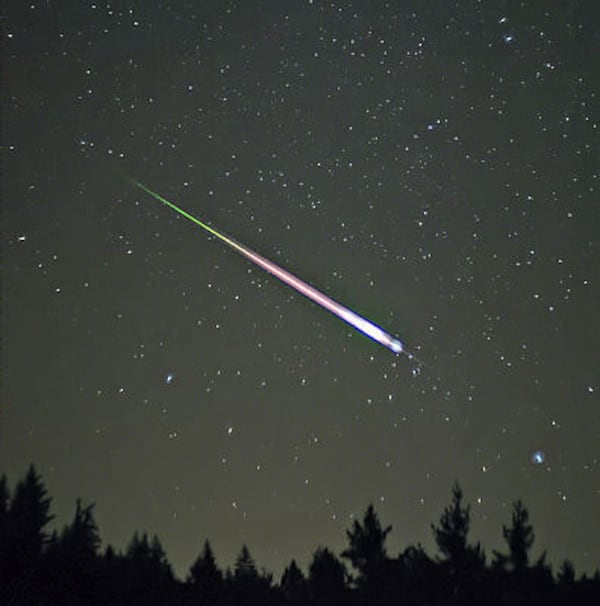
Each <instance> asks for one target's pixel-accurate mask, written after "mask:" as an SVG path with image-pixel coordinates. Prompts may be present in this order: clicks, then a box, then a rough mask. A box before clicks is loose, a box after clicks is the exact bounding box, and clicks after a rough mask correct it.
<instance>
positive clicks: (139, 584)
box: [122, 532, 174, 604]
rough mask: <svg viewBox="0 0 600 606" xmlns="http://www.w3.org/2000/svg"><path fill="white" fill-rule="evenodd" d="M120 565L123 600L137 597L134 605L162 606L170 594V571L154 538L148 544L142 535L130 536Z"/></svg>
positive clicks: (160, 546)
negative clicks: (159, 605)
mask: <svg viewBox="0 0 600 606" xmlns="http://www.w3.org/2000/svg"><path fill="white" fill-rule="evenodd" d="M124 564H125V566H124V570H125V571H127V574H126V576H125V578H123V579H122V582H123V583H124V590H125V596H132V598H131V599H133V597H134V596H137V600H136V603H140V602H141V603H144V604H162V603H164V602H165V600H166V599H167V598H168V597H169V596H170V595H171V594H172V593H173V590H174V577H173V571H172V570H171V566H170V564H169V562H168V560H167V558H166V555H165V551H164V549H163V547H162V545H161V543H160V541H159V540H158V537H157V536H156V535H154V537H153V538H152V541H149V540H148V535H147V534H146V533H144V534H143V535H142V536H141V537H140V536H139V534H138V533H137V532H136V533H134V535H133V538H132V539H131V542H130V543H129V546H128V547H127V551H126V554H125V561H124ZM132 603H134V602H132Z"/></svg>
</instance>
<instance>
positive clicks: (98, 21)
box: [0, 0, 600, 576]
mask: <svg viewBox="0 0 600 606" xmlns="http://www.w3.org/2000/svg"><path fill="white" fill-rule="evenodd" d="M2 10H3V13H2V18H1V19H0V27H1V28H2V30H3V31H2V39H3V50H2V56H3V87H2V95H3V96H2V156H3V157H2V165H3V169H2V172H3V176H2V206H3V216H2V225H3V237H2V244H3V247H2V254H3V269H2V274H3V286H2V293H3V294H2V333H3V339H2V340H3V347H2V349H3V353H2V403H1V405H2V413H1V426H0V432H1V433H0V437H1V440H0V467H1V471H2V472H3V473H7V474H8V477H9V480H10V481H11V482H12V483H13V485H14V482H15V481H16V480H17V479H20V478H21V477H23V475H24V473H25V471H26V469H27V466H28V465H29V463H30V462H33V463H34V464H35V465H36V467H37V469H38V471H39V472H40V473H41V474H42V477H43V480H44V482H45V483H46V486H47V488H48V490H49V493H50V495H51V496H52V497H53V511H54V512H55V513H56V515H57V519H56V524H57V526H58V527H61V526H62V525H63V524H65V523H67V522H68V521H69V520H70V519H71V516H72V515H73V512H74V507H75V499H76V498H78V497H81V498H82V499H83V500H84V503H87V502H95V503H96V509H95V513H96V519H97V522H98V524H99V526H100V531H101V535H102V538H103V540H104V542H105V544H106V543H110V544H112V545H113V546H115V547H116V548H117V549H121V548H123V547H124V546H125V545H126V543H127V542H128V541H129V539H130V538H131V536H132V534H133V531H134V530H136V529H138V530H141V531H147V532H149V533H157V534H158V536H159V537H160V539H161V541H162V543H163V545H164V547H165V549H166V552H167V555H168V557H169V559H170V561H171V562H172V563H173V565H174V567H175V570H176V572H177V573H178V574H179V575H180V576H185V573H186V571H187V569H188V567H189V566H190V565H191V563H192V562H193V560H194V559H195V557H196V556H197V555H198V554H199V552H200V550H201V547H202V543H203V541H204V540H205V539H209V540H210V541H211V544H212V545H213V548H214V550H215V553H216V556H217V559H218V562H219V564H220V565H221V566H222V567H225V566H228V565H231V564H232V563H233V561H234V559H235V556H236V554H237V553H238V552H239V550H240V548H241V545H242V544H243V543H246V544H248V546H249V548H250V551H251V553H252V555H253V556H254V558H255V560H256V562H257V565H258V566H264V567H265V568H266V569H267V570H270V571H272V572H275V573H276V574H279V573H280V572H281V570H282V569H283V567H284V566H285V565H286V564H287V563H289V561H290V560H291V558H292V557H294V558H297V560H298V562H299V564H300V565H301V566H302V567H303V568H306V566H307V564H308V562H309V561H310V557H311V555H312V553H313V552H314V550H315V549H316V548H317V546H319V545H326V546H329V547H331V548H332V549H334V550H335V551H337V552H338V553H339V551H340V550H341V549H343V548H344V547H345V545H346V537H345V530H346V529H347V528H349V527H350V525H351V523H352V520H353V519H354V518H355V517H362V514H363V513H364V510H365V509H366V507H367V505H368V504H369V503H370V502H373V503H374V505H375V508H376V511H377V512H378V514H379V516H380V518H381V520H382V523H385V524H392V526H393V530H392V533H391V535H390V537H389V540H388V553H390V554H391V555H396V554H397V553H398V552H399V551H400V550H402V549H404V548H405V547H407V546H408V545H410V544H414V543H416V542H421V543H422V544H423V546H424V547H425V548H426V549H427V550H428V551H429V553H430V554H432V555H433V554H434V553H435V546H434V542H433V539H432V534H431V530H430V524H431V523H432V522H437V521H438V520H439V517H440V515H441V513H442V510H443V507H444V506H445V505H446V504H447V503H449V501H450V496H451V495H450V493H451V487H452V483H453V482H454V481H455V480H458V481H459V482H460V484H461V486H462V487H463V490H464V493H465V500H466V501H467V502H469V503H471V505H472V512H471V513H472V527H471V535H470V536H471V538H472V540H480V541H481V542H482V544H483V546H484V547H485V548H486V551H487V553H488V555H491V551H492V549H505V547H506V545H505V544H504V542H503V540H502V524H508V523H509V522H510V513H511V505H512V502H513V501H514V500H516V499H519V498H520V499H523V501H524V503H525V505H526V506H527V507H528V509H529V511H530V515H531V521H532V524H533V527H534V531H535V533H536V545H535V547H534V550H533V554H534V555H539V554H540V553H541V551H542V550H543V549H547V550H548V557H549V561H550V562H551V563H552V564H554V565H555V566H557V565H558V564H560V562H562V560H563V559H564V558H565V557H569V558H570V559H571V560H572V561H573V563H574V565H575V567H576V570H577V572H592V571H593V570H594V569H595V568H596V567H598V566H599V565H600V534H599V533H598V532H593V531H592V530H591V529H592V528H593V525H594V524H597V514H598V509H599V507H600V413H599V408H598V405H599V401H598V391H599V389H600V385H599V374H598V370H599V367H598V359H599V353H600V351H599V349H600V348H599V323H598V319H597V318H598V314H597V310H598V305H599V303H600V289H599V286H598V265H599V260H600V259H599V255H598V235H597V234H598V226H599V224H600V220H599V216H598V203H597V202H598V183H597V179H598V166H599V162H598V160H599V158H598V99H597V94H596V90H597V88H598V76H597V74H598V73H599V72H600V66H599V65H598V63H599V61H598V54H597V46H598V41H599V40H598V29H597V23H598V18H599V15H598V10H599V9H598V6H597V5H596V3H594V2H585V1H577V0H574V1H565V2H553V3H548V2H546V1H542V0H536V1H531V2H516V1H512V0H511V1H508V0H507V1H498V2H478V1H476V0H456V1H452V2H437V3H435V2H430V1H429V0H406V1H402V2H395V1H388V2H385V1H374V0H373V1H364V2H324V1H320V0H312V1H306V0H302V1H301V0H298V1H290V2H281V1H279V0H258V1H257V2H245V1H243V0H236V1H233V0H232V1H225V0H221V1H217V0H204V1H203V2H196V1H191V0H186V1H184V0H182V1H175V0H173V1H157V2H141V1H140V2H137V1H113V2H105V1H103V0H98V1H90V0H82V1H79V2H69V3H61V2H55V1H54V0H52V1H51V0H32V1H27V2H23V1H21V0H9V1H7V2H4V3H3V8H2ZM594 23H596V28H595V29H594V25H593V24H594ZM594 49H595V50H594ZM124 176H126V177H132V178H135V179H138V180H139V181H140V182H142V183H144V184H145V185H147V186H148V187H150V188H152V189H153V190H155V191H157V192H158V193H160V194H161V195H163V196H165V197H166V198H168V199H169V200H172V201H173V202H175V203H176V204H178V205H180V206H181V207H183V208H185V209H186V210H187V211H189V212H191V213H193V214H195V215H197V216H198V217H200V218H201V219H203V220H204V221H207V222H209V223H210V224H212V225H214V226H216V227H218V228H219V229H220V230H223V231H224V232H226V233H227V234H230V235H231V236H233V237H234V238H236V239H237V240H239V241H241V242H243V243H244V244H245V245H247V246H249V247H251V248H253V249H254V250H257V251H259V252H260V253H261V254H263V255H264V256H265V257H267V258H269V259H271V260H273V261H275V262H277V263H279V264H281V265H282V266H284V267H286V268H287V269H288V270H289V271H292V272H294V273H296V274H297V275H299V276H300V277H301V278H303V279H304V280H306V281H308V282H310V283H311V284H314V285H315V286H317V287H318V288H320V289H322V290H323V291H324V292H326V293H328V294H329V295H330V296H331V297H333V298H334V299H336V300H339V301H340V302H342V303H343V304H344V305H347V306H349V307H350V308H352V309H354V310H355V311H357V312H358V313H360V314H364V316H365V317H367V318H369V319H370V320H371V321H373V322H376V323H377V324H378V325H380V326H382V327H383V328H385V330H387V331H389V332H390V333H392V334H394V335H397V336H398V337H399V338H400V339H402V341H403V342H404V343H405V344H406V346H407V347H408V348H410V349H411V350H413V351H414V352H415V353H416V354H417V355H418V357H419V358H420V360H421V361H422V362H421V363H420V364H417V363H416V362H415V361H414V360H412V361H411V360H410V359H408V358H407V357H406V356H395V355H394V354H393V353H391V352H390V351H389V350H387V349H385V348H383V347H381V346H380V345H378V344H377V343H374V342H373V341H370V340H369V339H367V338H366V337H365V336H363V335H361V334H360V333H357V332H356V331H354V330H353V329H352V328H351V327H349V326H348V325H346V324H344V323H343V322H340V320H338V319H337V318H335V317H334V316H332V315H331V314H329V313H328V312H326V311H325V310H323V309H321V308H319V307H318V306H316V305H315V304H314V303H312V302H310V301H308V300H306V299H305V298H304V297H302V296H301V295H299V294H298V293H296V292H295V291H293V290H291V289H290V288H289V287H287V286H285V285H283V284H281V283H280V282H279V281H277V280H276V279H275V278H273V277H272V276H269V275H268V274H266V273H265V272H263V271H262V270H261V269H259V268H257V267H255V266H252V265H251V264H250V263H249V262H248V261H247V260H245V259H244V258H242V257H241V256H239V255H238V254H236V253H235V252H234V251H232V250H231V249H229V248H228V247H227V246H225V245H224V244H223V243H222V242H220V241H219V240H217V239H216V238H214V237H211V236H209V235H208V234H207V233H205V232H203V231H202V230H201V229H200V228H198V227H196V226H194V225H193V224H191V223H190V222H188V221H186V220H185V219H183V218H181V217H178V216H177V215H176V214H175V213H174V212H173V211H171V210H169V209H168V208H167V207H165V206H163V205H161V204H160V203H159V202H157V201H156V200H154V199H153V198H151V197H150V196H148V195H147V194H145V193H144V192H142V191H140V190H139V189H136V188H134V187H132V186H131V184H130V183H128V182H127V181H126V180H125V179H124V178H123V177H124Z"/></svg>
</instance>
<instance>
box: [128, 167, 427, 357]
mask: <svg viewBox="0 0 600 606" xmlns="http://www.w3.org/2000/svg"><path fill="white" fill-rule="evenodd" d="M128 180H129V182H130V183H131V184H132V185H135V186H136V187H139V188H140V189H141V190H143V191H145V192H146V193H147V194H150V195H151V196H152V197H153V198H155V199H156V200H158V201H159V202H162V203H163V204H166V205H167V206H168V207H169V208H171V209H172V210H174V211H175V212H177V213H179V214H180V215H182V216H184V217H185V218H186V219H188V220H189V221H191V222H192V223H195V224H196V225H199V226H200V227H201V228H202V229H204V230H206V231H207V232H208V233H210V234H212V235H213V236H215V237H217V238H219V240H221V241H223V242H225V244H227V245H228V246H230V247H231V248H233V249H234V250H236V251H237V252H239V253H240V254H241V255H244V257H246V258H247V259H248V260H249V261H252V263H254V264H255V265H258V266H259V267H262V269H264V270H265V271H267V272H269V273H270V274H272V275H273V276H275V277H276V278H279V279H280V280H281V281H282V282H284V283H285V284H287V285H288V286H291V287H292V288H295V289H296V290H297V291H298V292H299V293H301V294H303V295H304V296H305V297H308V298H309V299H311V300H312V301H314V302H315V303H317V304H318V305H320V306H321V307H324V308H325V309H327V310H328V311H330V312H331V313H332V314H335V315H336V316H337V317H338V318H340V319H341V320H344V322H347V323H348V324H350V326H353V327H354V328H356V330H359V331H360V332H362V333H363V334H365V335H367V337H370V338H371V339H373V340H374V341H377V343H380V344H381V345H383V346H384V347H387V348H388V349H389V350H390V351H392V352H393V353H395V354H397V355H400V354H404V355H406V356H407V357H408V358H409V359H410V360H413V359H416V358H415V356H414V355H413V354H412V353H410V352H409V351H407V350H406V348H405V347H404V344H403V343H402V341H400V339H397V338H396V337H393V336H392V335H390V334H389V333H387V332H386V331H385V330H383V329H382V328H380V327H379V326H377V325H376V324H373V322H370V321H369V320H367V319H366V318H363V317H362V316H359V315H358V314H357V313H355V312H353V311H352V310H351V309H348V308H347V307H344V306H343V305H342V304H341V303H338V302H337V301H334V300H333V299H332V298H331V297H328V296H327V295H326V294H324V293H322V292H321V291H320V290H317V289H316V288H315V287H314V286H311V285H310V284H307V283H306V282H304V280H301V279H300V278H298V277H296V276H294V274H291V273H290V272H289V271H287V270H285V269H283V267H279V265H277V264H276V263H273V262H272V261H269V260H268V259H265V257H263V256H262V255H259V254H258V253H257V252H254V251H253V250H252V249H250V248H248V247H247V246H244V245H243V244H240V243H239V242H237V241H236V240H234V239H233V238H230V237H229V236H227V235H225V234H224V233H222V232H219V231H217V230H216V229H215V228H214V227H211V226H210V225H207V224H206V223H203V222H202V221H200V219H198V218H196V217H194V216H193V215H190V214H189V213H188V212H186V211H185V210H183V209H182V208H179V206H177V205H176V204H173V202H170V201H169V200H167V199H166V198H163V197H162V196H161V195H160V194H157V193H156V192H154V191H152V190H151V189H150V188H149V187H146V186H145V185H144V184H143V183H140V182H139V181H136V180H135V179H128Z"/></svg>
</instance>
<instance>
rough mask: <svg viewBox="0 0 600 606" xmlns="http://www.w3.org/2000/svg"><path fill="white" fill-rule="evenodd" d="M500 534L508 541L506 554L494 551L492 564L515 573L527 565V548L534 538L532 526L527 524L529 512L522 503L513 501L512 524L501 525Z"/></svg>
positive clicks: (528, 548)
mask: <svg viewBox="0 0 600 606" xmlns="http://www.w3.org/2000/svg"><path fill="white" fill-rule="evenodd" d="M502 535H503V536H504V539H505V540H506V542H507V543H508V555H503V554H502V553H500V552H498V551H494V564H495V565H496V566H502V567H504V568H506V569H508V570H512V571H514V572H516V573H521V572H523V571H524V570H525V569H526V568H527V567H528V566H529V550H530V549H531V547H532V545H533V542H534V540H535V535H534V534H533V527H532V526H531V524H529V512H528V511H527V509H526V508H525V507H524V506H523V503H522V502H521V501H520V500H519V501H515V502H514V503H513V512H512V526H502Z"/></svg>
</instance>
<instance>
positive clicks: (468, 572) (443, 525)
mask: <svg viewBox="0 0 600 606" xmlns="http://www.w3.org/2000/svg"><path fill="white" fill-rule="evenodd" d="M462 498H463V493H462V490H461V488H460V486H459V485H458V483H455V484H454V487H453V488H452V502H451V504H450V505H448V506H447V507H446V508H445V509H444V512H443V513H442V517H441V518H440V524H439V526H435V525H433V524H432V525H431V528H432V530H433V535H434V537H435V541H436V543H437V545H438V548H439V550H440V552H441V553H442V555H443V556H444V557H443V559H442V563H443V565H444V568H445V571H446V573H447V578H448V581H449V597H451V598H452V599H453V600H454V601H456V602H460V603H465V604H469V603H473V604H476V603H478V599H480V598H479V597H478V596H479V589H480V587H481V583H482V582H483V578H482V574H483V572H484V564H485V555H484V554H483V551H482V549H481V546H480V544H479V543H477V544H476V545H469V544H468V542H467V536H468V534H469V527H470V523H471V517H470V510H471V508H470V506H468V505H467V506H465V507H463V505H462Z"/></svg>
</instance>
